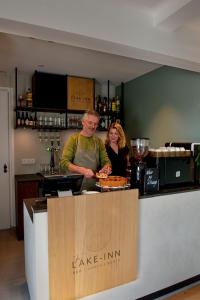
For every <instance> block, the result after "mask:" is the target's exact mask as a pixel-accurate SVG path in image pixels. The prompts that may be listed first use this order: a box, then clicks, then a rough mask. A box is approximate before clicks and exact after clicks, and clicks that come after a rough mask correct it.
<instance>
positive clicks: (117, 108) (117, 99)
mask: <svg viewBox="0 0 200 300" xmlns="http://www.w3.org/2000/svg"><path fill="white" fill-rule="evenodd" d="M116 112H117V113H119V112H120V100H119V97H118V96H117V97H116Z"/></svg>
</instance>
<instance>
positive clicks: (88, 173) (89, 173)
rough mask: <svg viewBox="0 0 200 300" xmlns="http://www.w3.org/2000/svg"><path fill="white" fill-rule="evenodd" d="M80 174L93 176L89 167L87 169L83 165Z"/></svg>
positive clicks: (88, 176)
mask: <svg viewBox="0 0 200 300" xmlns="http://www.w3.org/2000/svg"><path fill="white" fill-rule="evenodd" d="M82 174H83V175H84V176H85V177H86V178H92V177H94V172H93V171H92V170H91V169H87V168H83V167H82Z"/></svg>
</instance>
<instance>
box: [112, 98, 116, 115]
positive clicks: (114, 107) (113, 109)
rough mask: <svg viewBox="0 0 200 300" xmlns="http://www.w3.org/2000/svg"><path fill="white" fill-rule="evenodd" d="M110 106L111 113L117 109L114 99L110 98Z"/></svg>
mask: <svg viewBox="0 0 200 300" xmlns="http://www.w3.org/2000/svg"><path fill="white" fill-rule="evenodd" d="M111 105H112V106H111V109H112V112H116V110H117V107H116V99H115V97H113V98H112V102H111Z"/></svg>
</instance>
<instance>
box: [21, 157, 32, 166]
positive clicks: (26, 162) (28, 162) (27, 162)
mask: <svg viewBox="0 0 200 300" xmlns="http://www.w3.org/2000/svg"><path fill="white" fill-rule="evenodd" d="M21 164H22V165H34V164H35V158H22V160H21Z"/></svg>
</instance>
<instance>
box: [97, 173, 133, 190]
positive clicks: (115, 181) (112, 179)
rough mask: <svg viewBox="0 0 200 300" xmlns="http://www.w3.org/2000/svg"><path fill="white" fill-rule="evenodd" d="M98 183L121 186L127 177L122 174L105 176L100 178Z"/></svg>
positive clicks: (124, 183)
mask: <svg viewBox="0 0 200 300" xmlns="http://www.w3.org/2000/svg"><path fill="white" fill-rule="evenodd" d="M99 184H100V185H101V186H106V187H107V186H108V187H121V186H125V185H126V184H127V178H125V177H122V176H107V178H100V179H99Z"/></svg>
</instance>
